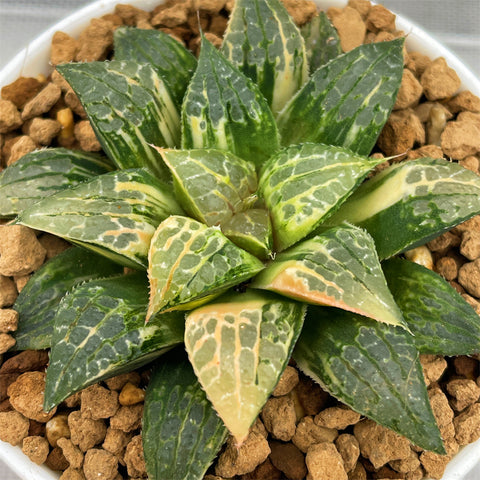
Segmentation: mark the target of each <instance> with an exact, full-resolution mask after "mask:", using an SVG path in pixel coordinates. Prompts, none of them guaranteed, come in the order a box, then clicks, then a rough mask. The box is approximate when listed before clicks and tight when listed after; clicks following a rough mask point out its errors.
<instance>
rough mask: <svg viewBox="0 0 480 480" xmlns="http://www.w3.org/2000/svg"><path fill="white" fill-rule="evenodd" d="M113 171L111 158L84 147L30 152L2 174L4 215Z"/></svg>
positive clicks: (0, 194) (0, 196) (0, 187)
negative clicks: (82, 149) (87, 150)
mask: <svg viewBox="0 0 480 480" xmlns="http://www.w3.org/2000/svg"><path fill="white" fill-rule="evenodd" d="M111 170H113V166H112V164H111V163H110V161H109V160H108V159H107V158H105V157H102V156H100V155H97V154H94V153H87V152H82V151H80V150H67V149H65V148H46V149H43V150H35V151H34V152H31V153H27V154H26V155H24V156H23V157H22V158H20V159H19V160H17V161H16V162H15V163H13V164H12V165H10V166H9V167H8V168H6V169H5V170H4V171H3V172H2V173H1V174H0V217H14V216H15V215H17V214H19V213H20V212H21V211H23V210H25V209H26V208H27V207H29V206H30V205H32V204H33V203H35V202H38V201H39V200H41V199H42V198H44V197H47V196H48V195H51V194H53V193H56V192H58V191H60V190H64V189H66V188H69V187H71V186H73V185H77V184H78V183H80V182H83V181H85V180H89V179H90V178H93V177H95V176H96V175H101V174H102V173H107V172H109V171H111Z"/></svg>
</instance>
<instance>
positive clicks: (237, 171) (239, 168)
mask: <svg viewBox="0 0 480 480" xmlns="http://www.w3.org/2000/svg"><path fill="white" fill-rule="evenodd" d="M159 152H160V154H161V155H162V157H163V160H164V162H165V164H166V165H167V166H168V168H169V169H170V171H171V172H172V175H173V186H174V188H175V196H176V198H177V199H178V201H179V203H180V205H181V206H182V207H183V209H184V210H185V211H186V212H187V213H188V214H189V215H190V216H191V217H193V218H195V219H197V220H198V221H200V222H202V223H205V224H206V225H208V226H212V225H218V224H220V223H221V222H224V221H225V220H228V219H229V218H230V217H231V216H232V215H233V214H234V213H236V212H239V211H242V210H245V209H246V208H248V207H249V206H250V205H251V204H252V203H254V202H255V200H256V198H257V197H256V195H255V192H256V190H257V175H256V173H255V165H253V163H251V162H247V161H245V160H242V159H241V158H239V157H237V156H235V155H233V154H232V153H229V152H225V151H222V150H215V149H196V150H167V149H159Z"/></svg>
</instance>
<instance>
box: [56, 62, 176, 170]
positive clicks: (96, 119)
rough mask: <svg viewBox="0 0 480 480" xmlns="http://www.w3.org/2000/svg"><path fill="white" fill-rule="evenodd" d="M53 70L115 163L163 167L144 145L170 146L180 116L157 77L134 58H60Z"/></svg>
mask: <svg viewBox="0 0 480 480" xmlns="http://www.w3.org/2000/svg"><path fill="white" fill-rule="evenodd" d="M56 68H57V70H58V71H59V72H60V73H61V74H62V75H63V76H64V77H65V79H66V80H67V81H68V83H69V84H70V85H71V86H72V88H73V89H74V90H75V93H76V94H77V95H78V97H79V99H80V101H81V102H82V105H83V107H84V108H85V111H86V112H87V115H88V117H89V119H90V122H91V124H92V127H93V129H94V130H95V133H96V135H97V138H98V140H99V141H100V143H101V144H102V147H103V150H104V151H105V153H106V154H107V155H108V156H109V157H110V158H111V160H112V161H113V162H114V163H115V164H116V165H117V167H119V168H122V169H123V168H136V167H148V168H149V169H150V170H152V171H153V172H155V173H156V174H157V175H158V176H159V177H160V178H162V177H163V178H165V179H167V178H168V171H167V170H166V167H165V166H164V165H163V164H162V160H161V158H160V157H159V155H158V153H157V152H156V151H155V150H154V149H152V148H151V146H150V144H154V145H158V146H163V147H173V146H175V145H177V144H178V142H179V139H180V116H179V113H178V110H177V107H176V106H175V103H174V101H173V100H172V98H171V97H170V94H169V92H168V90H167V88H166V86H165V83H164V82H163V80H162V79H161V78H160V77H159V76H158V74H157V73H156V72H155V70H154V69H153V68H152V67H151V66H150V65H148V64H139V63H136V62H134V61H122V62H120V61H112V62H90V63H64V64H62V65H57V67H56Z"/></svg>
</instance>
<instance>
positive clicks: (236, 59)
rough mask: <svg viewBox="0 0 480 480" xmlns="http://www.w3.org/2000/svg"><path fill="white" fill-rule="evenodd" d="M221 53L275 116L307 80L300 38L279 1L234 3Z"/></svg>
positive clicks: (297, 30) (303, 51)
mask: <svg viewBox="0 0 480 480" xmlns="http://www.w3.org/2000/svg"><path fill="white" fill-rule="evenodd" d="M222 51H223V53H224V54H225V56H226V57H227V58H228V59H229V60H230V61H231V62H232V64H233V65H235V66H236V67H238V68H239V69H240V70H241V71H242V72H243V73H244V74H245V75H246V76H247V77H249V78H250V79H252V80H253V81H254V82H255V83H256V84H257V85H258V87H259V88H260V91H261V92H262V94H263V96H264V97H265V99H266V100H267V102H268V104H269V105H270V107H271V109H272V111H273V112H274V113H275V114H276V113H278V112H279V111H280V110H281V109H282V108H283V106H284V105H285V103H286V102H287V101H288V100H290V98H291V97H292V96H293V95H294V93H295V92H296V91H297V90H298V89H299V88H300V87H301V86H302V85H303V84H304V83H305V82H306V81H307V79H308V65H307V57H306V52H305V44H304V40H303V37H302V35H301V34H300V31H299V29H298V27H297V26H296V25H295V22H294V21H293V19H292V18H291V17H290V15H289V14H288V12H287V10H286V8H285V6H284V5H283V3H282V2H281V1H280V0H237V1H236V2H235V5H234V7H233V10H232V13H231V14H230V19H229V22H228V27H227V30H226V32H225V36H224V38H223V45H222Z"/></svg>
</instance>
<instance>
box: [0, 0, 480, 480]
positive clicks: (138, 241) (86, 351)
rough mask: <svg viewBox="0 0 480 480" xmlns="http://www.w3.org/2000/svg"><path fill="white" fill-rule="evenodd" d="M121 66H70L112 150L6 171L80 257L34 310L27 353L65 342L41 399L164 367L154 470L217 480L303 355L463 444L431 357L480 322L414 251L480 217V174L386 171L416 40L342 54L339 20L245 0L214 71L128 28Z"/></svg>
mask: <svg viewBox="0 0 480 480" xmlns="http://www.w3.org/2000/svg"><path fill="white" fill-rule="evenodd" d="M114 52H115V58H114V60H112V61H105V62H92V63H79V64H64V65H59V66H58V67H57V69H58V71H59V72H60V73H61V74H62V75H63V76H64V77H65V79H66V80H67V81H68V82H69V83H70V85H71V86H72V88H73V89H74V91H75V92H76V93H77V95H78V97H79V98H80V100H81V102H82V104H83V106H84V108H85V111H86V113H87V115H88V117H89V119H90V122H91V124H92V126H93V128H94V130H95V132H96V135H97V137H98V139H99V141H100V143H101V144H102V147H103V150H104V152H105V154H106V156H107V157H108V158H105V157H103V156H98V155H92V154H87V153H83V152H79V151H69V150H65V149H62V148H51V149H45V150H41V151H37V152H33V153H30V154H28V155H26V156H25V157H23V158H22V159H21V160H19V161H18V162H16V163H15V164H13V165H12V166H10V167H9V168H7V169H6V170H5V171H4V172H3V173H2V176H1V178H0V214H1V215H2V216H4V217H6V218H9V217H10V218H12V217H16V220H15V221H16V222H17V223H19V224H22V225H26V226H29V227H31V228H34V229H37V230H41V231H45V232H50V233H52V234H55V235H58V236H60V237H63V238H65V239H67V240H69V241H70V242H72V243H73V244H75V245H78V247H73V248H71V249H69V250H67V251H65V252H64V253H63V254H61V255H58V256H57V257H55V258H53V259H52V260H50V261H49V262H47V263H46V264H45V265H44V266H43V267H42V268H41V269H40V270H38V271H37V272H36V273H35V274H34V275H33V277H32V278H31V280H30V281H29V283H28V284H27V285H26V287H25V288H24V290H23V291H22V292H21V294H20V295H19V298H18V300H17V302H16V304H15V308H16V309H17V310H18V311H19V314H20V326H19V330H18V332H17V334H16V340H17V345H16V348H17V349H29V348H33V349H41V348H51V358H50V365H49V367H48V370H47V383H46V391H45V404H44V408H45V409H46V410H50V409H51V408H53V407H54V406H55V405H58V404H59V403H60V402H62V401H63V400H64V399H65V398H67V397H68V396H69V395H71V394H73V393H74V392H76V391H78V390H80V389H82V388H85V387H86V386H88V385H90V384H92V383H95V382H98V381H100V380H102V379H105V378H108V377H111V376H113V375H116V374H119V373H122V372H125V371H129V370H133V369H135V368H138V367H140V366H142V365H146V364H147V363H149V362H152V361H153V360H155V359H157V358H158V360H157V363H156V364H155V366H154V370H153V376H152V380H151V382H150V384H149V387H148V391H147V398H146V403H145V414H144V421H143V442H144V451H145V457H146V463H147V470H148V472H149V475H150V477H151V478H175V479H181V478H189V479H193V478H202V476H203V475H204V473H205V471H206V469H207V468H208V466H209V465H210V463H211V462H212V460H213V458H214V457H215V455H217V453H218V451H219V449H220V448H221V446H222V444H223V443H224V441H225V439H226V436H227V432H228V431H229V432H230V433H231V434H232V435H233V436H234V437H235V440H236V442H237V444H241V443H242V442H243V441H244V440H245V438H246V437H247V435H248V432H249V427H250V426H251V425H252V423H253V422H254V421H255V419H256V417H257V415H258V414H259V412H260V410H261V409H262V407H263V405H264V404H265V402H266V401H267V399H268V397H269V395H270V394H271V392H272V391H273V389H274V387H275V386H276V384H277V382H278V380H279V378H280V376H281V375H282V372H283V370H284V369H285V367H286V365H287V364H288V362H289V360H290V357H291V356H292V355H293V358H294V360H295V361H296V362H297V365H298V367H299V368H300V369H301V370H302V371H303V372H305V373H306V374H307V375H310V376H311V377H312V378H313V379H314V380H316V381H317V382H318V383H320V385H321V386H322V387H323V388H324V389H325V390H327V391H328V392H329V393H331V394H332V395H333V396H335V397H336V398H338V399H339V400H340V401H342V402H343V403H345V404H347V405H349V406H350V407H351V408H352V409H353V410H355V411H357V412H359V413H361V414H362V415H365V416H367V417H369V418H371V419H373V420H375V421H377V422H379V423H380V424H382V425H384V426H386V427H388V428H391V429H393V430H394V431H396V432H398V433H400V434H402V435H404V436H406V437H408V438H409V439H410V440H411V441H412V442H413V443H414V444H416V445H418V446H420V447H422V448H424V449H428V450H432V451H434V452H437V453H444V452H445V450H444V446H443V443H442V439H441V436H440V432H439V429H438V427H437V425H436V423H435V419H434V417H433V414H432V411H431V408H430V404H429V400H428V394H427V389H426V386H425V382H424V378H423V373H422V368H421V365H420V362H419V354H420V353H430V354H444V355H460V354H471V353H474V352H479V351H480V322H479V321H478V316H477V315H476V313H475V312H474V311H473V309H472V308H471V307H470V306H469V305H468V304H467V303H466V302H465V301H464V299H463V298H462V297H461V296H460V295H458V294H457V293H456V292H455V290H454V289H453V288H452V287H451V286H450V285H449V284H448V283H447V282H445V281H444V280H443V279H441V278H440V277H439V276H438V275H437V274H435V273H434V272H432V271H429V270H427V269H426V268H424V267H421V266H419V265H416V264H413V263H410V262H408V261H407V260H405V259H403V258H401V254H402V252H405V251H406V250H408V249H410V248H412V247H414V246H418V245H422V244H423V243H425V242H427V241H428V240H430V239H432V238H434V237H436V236H437V235H439V234H440V233H442V232H444V231H446V230H448V229H449V228H451V227H453V226H454V225H457V224H458V223H460V222H463V221H464V220H466V219H468V218H470V217H472V216H473V215H476V214H478V213H480V179H479V178H478V177H477V176H476V175H474V174H473V173H472V172H470V171H468V170H465V169H463V168H462V167H461V166H459V165H458V164H456V163H451V162H448V161H446V160H443V159H430V158H428V159H425V158H422V159H418V160H413V161H408V162H395V163H393V164H392V165H391V166H390V167H388V168H386V169H384V170H382V171H381V172H380V173H378V174H376V175H374V176H372V177H371V178H368V179H367V176H368V175H369V173H370V172H372V170H374V168H375V167H376V166H377V165H378V164H379V163H380V162H383V161H384V160H385V159H383V158H381V159H379V158H376V157H369V155H370V154H371V152H372V149H373V148H374V146H375V143H376V139H377V137H378V135H379V133H380V131H381V129H382V127H383V125H384V124H385V122H386V120H387V118H388V116H389V114H390V112H391V110H392V108H393V105H394V103H395V97H396V94H397V91H398V89H399V87H400V83H401V78H402V72H403V53H402V52H403V39H397V40H394V41H390V42H383V43H373V44H367V45H363V46H360V47H358V48H356V49H354V50H352V51H350V52H348V53H342V52H341V51H340V48H339V42H338V37H337V34H336V32H335V30H334V29H333V27H332V26H331V24H330V23H329V22H328V19H327V17H326V16H325V15H324V14H320V15H319V16H318V17H315V18H314V19H313V20H312V22H311V23H309V24H308V25H307V26H306V27H304V28H303V29H302V30H301V31H300V30H299V29H298V28H297V26H296V25H295V24H294V22H293V21H292V19H291V18H290V17H289V15H288V13H287V11H286V10H285V8H284V7H283V5H282V3H281V2H280V1H279V0H269V1H267V0H237V1H236V3H235V7H234V9H233V12H232V14H231V17H230V20H229V24H228V28H227V31H226V34H225V37H224V40H223V44H222V46H221V49H220V50H217V49H215V48H214V47H213V45H211V44H210V43H209V42H208V41H207V39H206V38H205V37H202V41H201V50H200V55H199V58H198V61H197V59H196V58H195V57H194V56H193V54H191V53H190V52H188V51H187V50H186V49H185V48H184V47H183V46H182V45H181V44H180V43H178V42H177V41H176V40H174V39H173V38H171V37H169V36H168V35H166V34H164V33H162V32H160V31H153V30H140V29H134V28H123V27H122V28H119V29H117V31H116V33H115V50H114ZM124 267H129V268H128V269H127V270H126V271H125V270H124ZM145 270H146V272H145ZM183 343H184V344H185V348H186V351H187V355H185V354H184V352H182V348H181V347H180V348H174V347H177V346H180V345H182V344H183ZM169 350H172V351H171V352H169V353H166V352H167V351H169ZM217 414H218V415H217Z"/></svg>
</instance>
